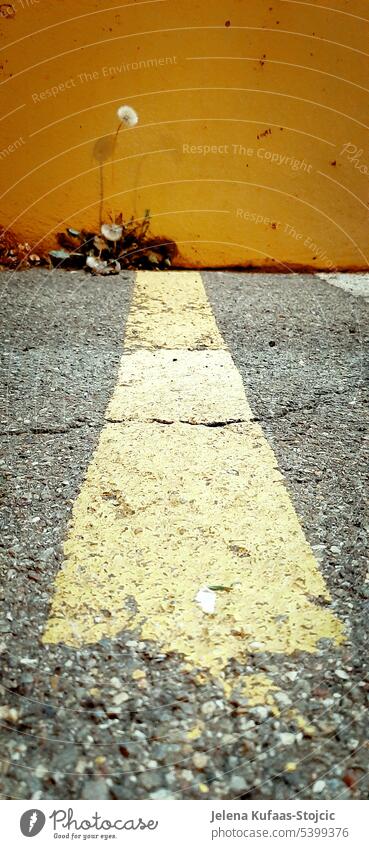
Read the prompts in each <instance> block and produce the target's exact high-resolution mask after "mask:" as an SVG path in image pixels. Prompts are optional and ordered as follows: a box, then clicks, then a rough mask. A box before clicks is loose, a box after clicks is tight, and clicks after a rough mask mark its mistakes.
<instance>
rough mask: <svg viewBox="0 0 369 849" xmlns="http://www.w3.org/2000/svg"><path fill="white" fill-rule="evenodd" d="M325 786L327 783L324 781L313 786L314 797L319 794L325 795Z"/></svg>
mask: <svg viewBox="0 0 369 849" xmlns="http://www.w3.org/2000/svg"><path fill="white" fill-rule="evenodd" d="M325 786H326V784H325V781H322V780H319V781H316V782H315V784H313V794H314V796H315V795H317V794H320V793H323V790H325Z"/></svg>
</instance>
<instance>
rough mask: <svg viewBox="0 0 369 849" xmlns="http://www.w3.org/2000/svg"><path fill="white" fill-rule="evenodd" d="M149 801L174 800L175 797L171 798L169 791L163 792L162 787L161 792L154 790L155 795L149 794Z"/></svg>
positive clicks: (171, 794)
mask: <svg viewBox="0 0 369 849" xmlns="http://www.w3.org/2000/svg"><path fill="white" fill-rule="evenodd" d="M150 799H175V796H173V793H171V792H170V790H165V788H164V787H162V789H161V790H155V793H150Z"/></svg>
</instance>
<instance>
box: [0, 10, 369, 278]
mask: <svg viewBox="0 0 369 849" xmlns="http://www.w3.org/2000/svg"><path fill="white" fill-rule="evenodd" d="M329 5H330V4H329V3H328V2H327V0H325V2H322V3H320V2H316V1H315V2H309V3H307V2H297V0H277V2H275V0H253V2H251V0H184V2H182V3H181V4H179V3H177V2H175V0H146V2H140V0H136V2H132V0H130V2H128V3H126V4H122V3H118V2H114V0H104V2H96V0H79V2H78V3H76V2H75V0H48V2H46V0H38V2H36V0H33V2H32V0H14V2H13V3H12V4H5V5H4V4H3V5H0V31H1V38H0V47H1V69H0V70H1V76H0V89H1V95H2V115H3V116H5V117H3V119H2V120H1V123H0V131H1V142H0V148H1V152H0V172H1V200H0V204H1V208H0V222H1V223H2V224H3V225H5V226H6V227H9V228H10V229H12V230H14V231H15V232H16V233H17V234H19V235H20V236H21V237H23V238H24V237H27V238H28V240H29V241H31V242H32V245H35V244H37V243H38V242H39V240H41V241H42V243H43V244H44V245H47V244H50V243H51V242H52V241H54V234H55V232H57V231H58V230H60V229H62V228H63V227H64V226H66V225H67V224H72V225H74V226H77V227H79V226H97V222H98V207H99V180H100V166H99V163H98V161H97V159H96V150H97V148H96V143H97V141H98V140H99V139H101V138H102V137H106V136H108V135H109V134H111V133H114V132H115V130H116V128H117V124H118V122H117V119H116V114H115V113H116V108H117V107H118V106H119V105H120V104H122V103H128V104H130V105H131V106H133V107H134V108H135V109H136V111H137V112H138V114H139V124H138V125H137V127H135V128H133V129H130V130H125V131H124V132H121V133H120V134H119V137H118V144H117V149H116V158H117V159H118V160H119V161H117V162H116V164H115V167H114V169H113V167H112V164H111V162H110V161H107V162H106V163H105V165H104V192H105V217H107V216H108V213H109V212H110V213H111V214H114V213H117V212H118V211H119V210H121V209H122V210H123V211H124V213H125V214H126V215H128V214H131V213H132V212H133V213H134V215H136V216H137V217H140V216H142V215H143V213H144V211H145V209H146V208H149V209H150V210H151V214H152V230H153V232H154V233H155V234H156V235H162V234H163V235H164V236H165V237H169V238H172V239H174V240H175V241H176V242H177V243H178V246H179V249H180V252H181V257H182V259H181V262H182V264H184V265H188V266H199V265H200V266H201V265H205V266H209V265H210V266H218V265H220V266H222V265H230V264H239V265H248V264H250V263H252V264H257V265H264V266H265V265H271V264H274V263H275V264H278V263H282V264H283V266H282V267H290V266H294V265H296V264H306V265H309V266H311V265H312V266H316V267H320V268H324V267H325V268H330V267H333V266H336V267H366V266H368V265H369V263H368V256H369V244H368V200H369V198H368V176H369V147H368V145H367V143H366V139H367V129H368V127H367V125H366V121H368V120H369V119H368V109H367V104H368V93H369V73H368V70H369V65H368V53H369V51H368V45H369V37H368V36H369V9H368V6H367V3H365V2H364V0H335V2H334V6H335V7H336V9H335V11H333V9H332V10H330V9H329V8H328V6H329ZM331 5H332V6H333V3H331ZM104 6H105V7H106V8H105V9H104V8H103V7H104ZM109 68H111V70H110V71H109ZM52 87H54V93H53V94H50V96H49V94H48V90H50V89H52ZM9 113H11V114H9ZM345 145H346V146H347V145H351V147H350V148H346V149H344V147H345ZM207 147H210V148H212V150H211V151H210V152H206V149H207ZM360 151H361V153H360Z"/></svg>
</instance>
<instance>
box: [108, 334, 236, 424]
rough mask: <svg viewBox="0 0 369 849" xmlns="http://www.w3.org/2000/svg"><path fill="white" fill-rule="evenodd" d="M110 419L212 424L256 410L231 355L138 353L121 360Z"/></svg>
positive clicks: (197, 352) (128, 353)
mask: <svg viewBox="0 0 369 849" xmlns="http://www.w3.org/2000/svg"><path fill="white" fill-rule="evenodd" d="M148 387H149V390H148ZM107 418H108V419H109V420H113V421H118V422H122V421H128V420H129V419H136V420H138V421H141V422H145V421H150V420H152V419H157V420H165V421H187V422H193V423H195V422H203V423H211V422H217V421H218V422H220V421H229V420H235V419H241V420H243V421H244V420H249V419H251V418H252V412H251V410H250V407H249V405H248V403H247V400H246V396H245V392H244V389H243V384H242V379H241V375H240V374H239V372H238V371H237V369H236V368H235V367H234V364H233V361H232V357H231V355H230V354H229V352H228V351H213V350H205V351H183V350H180V349H179V350H174V349H172V350H171V351H169V350H153V351H145V350H139V351H135V352H132V351H129V352H127V353H126V355H125V356H123V357H122V361H121V366H120V369H119V374H118V380H117V385H116V388H115V391H114V394H113V397H112V399H111V402H110V404H109V406H108V410H107Z"/></svg>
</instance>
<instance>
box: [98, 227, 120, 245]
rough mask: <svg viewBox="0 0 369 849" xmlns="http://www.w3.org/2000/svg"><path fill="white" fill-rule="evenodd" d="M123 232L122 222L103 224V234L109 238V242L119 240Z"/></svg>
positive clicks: (105, 237)
mask: <svg viewBox="0 0 369 849" xmlns="http://www.w3.org/2000/svg"><path fill="white" fill-rule="evenodd" d="M122 233H123V227H121V226H120V224H102V225H101V235H102V236H104V239H107V240H108V242H117V241H118V239H120V238H121V235H122Z"/></svg>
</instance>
